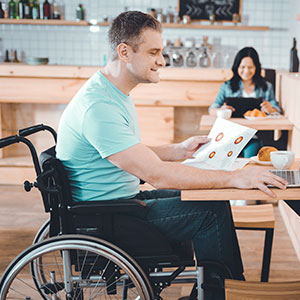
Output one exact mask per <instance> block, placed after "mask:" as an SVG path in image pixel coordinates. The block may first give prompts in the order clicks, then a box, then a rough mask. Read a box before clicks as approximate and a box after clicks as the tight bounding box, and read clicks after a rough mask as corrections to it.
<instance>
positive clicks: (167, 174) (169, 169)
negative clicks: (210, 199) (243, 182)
mask: <svg viewBox="0 0 300 300" xmlns="http://www.w3.org/2000/svg"><path fill="white" fill-rule="evenodd" d="M158 169H159V170H158ZM152 171H153V173H152V172H150V173H152V174H153V175H154V174H155V173H156V174H155V176H153V177H152V176H150V178H148V182H149V183H151V184H152V185H154V186H155V187H156V188H159V189H199V188H208V189H210V188H226V187H232V186H233V181H232V179H233V177H236V172H230V171H216V170H201V169H198V168H194V167H190V166H186V165H182V164H179V163H174V162H164V163H162V165H160V167H159V168H155V170H153V169H152ZM152 180H154V181H153V182H151V181H152Z"/></svg>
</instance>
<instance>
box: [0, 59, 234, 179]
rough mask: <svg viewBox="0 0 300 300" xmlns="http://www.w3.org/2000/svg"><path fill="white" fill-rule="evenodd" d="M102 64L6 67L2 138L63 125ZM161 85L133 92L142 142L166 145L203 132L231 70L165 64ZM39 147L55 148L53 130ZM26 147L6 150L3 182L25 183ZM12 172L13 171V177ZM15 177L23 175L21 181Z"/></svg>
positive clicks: (0, 70)
mask: <svg viewBox="0 0 300 300" xmlns="http://www.w3.org/2000/svg"><path fill="white" fill-rule="evenodd" d="M98 70H99V68H98V67H76V66H54V65H46V66H45V65H44V66H29V65H21V64H10V63H9V64H1V65H0V89H1V93H0V116H1V117H0V119H1V121H0V137H4V136H8V135H12V134H15V133H16V131H17V130H18V129H20V128H23V127H26V126H30V125H33V124H38V123H44V124H47V125H50V126H53V127H54V128H55V129H57V126H58V122H59V119H60V116H61V114H62V111H63V110H64V108H65V106H66V104H67V103H69V101H70V100H71V99H72V97H73V96H74V95H75V94H76V92H77V91H78V90H79V89H80V87H81V86H82V85H83V84H84V83H85V81H86V80H87V79H88V78H89V77H90V76H92V75H93V74H94V73H95V72H97V71H98ZM160 77H161V81H160V82H159V83H158V84H141V85H139V86H137V87H136V88H135V89H134V90H133V91H132V92H131V96H132V98H133V100H134V102H135V105H136V107H137V112H138V117H139V123H140V127H141V134H142V141H143V143H145V144H148V145H160V144H166V143H172V142H174V141H180V140H182V139H184V138H186V137H188V136H190V135H194V134H200V133H201V132H200V131H199V125H198V124H199V121H200V117H201V115H203V114H207V108H208V107H209V105H210V104H211V103H213V101H214V100H215V98H216V95H217V93H218V91H219V87H220V85H221V84H222V83H223V82H224V81H225V80H227V79H228V78H230V77H231V70H222V69H184V68H164V69H161V70H160ZM32 141H33V142H34V143H35V144H36V145H37V148H38V150H42V149H45V148H46V147H48V146H51V143H52V140H51V138H49V135H48V134H47V133H39V134H38V135H37V136H32ZM27 155H28V152H27V149H26V148H25V146H24V145H13V146H10V147H7V148H5V149H3V150H2V151H0V157H2V159H1V160H0V168H1V166H2V171H4V169H3V168H4V167H5V174H4V172H2V171H1V170H0V172H1V174H2V175H0V183H11V182H15V181H17V182H20V181H23V179H22V178H23V177H25V176H23V177H22V176H21V177H22V178H19V175H18V174H19V172H17V173H18V174H17V173H16V170H19V171H20V170H21V169H23V173H24V174H26V176H28V172H30V169H31V162H30V160H28V159H26V158H25V159H24V156H27ZM9 174H11V175H9ZM15 178H18V179H17V180H15Z"/></svg>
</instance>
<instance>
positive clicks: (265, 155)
mask: <svg viewBox="0 0 300 300" xmlns="http://www.w3.org/2000/svg"><path fill="white" fill-rule="evenodd" d="M273 151H278V149H276V148H275V147H271V146H265V147H262V148H260V149H259V151H258V154H257V157H258V160H260V161H271V158H270V153H271V152H273Z"/></svg>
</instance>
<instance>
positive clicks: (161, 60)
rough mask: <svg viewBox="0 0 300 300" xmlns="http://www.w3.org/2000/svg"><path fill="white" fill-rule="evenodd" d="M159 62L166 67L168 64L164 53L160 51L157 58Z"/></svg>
mask: <svg viewBox="0 0 300 300" xmlns="http://www.w3.org/2000/svg"><path fill="white" fill-rule="evenodd" d="M157 64H158V65H159V66H161V67H164V66H165V65H166V61H165V58H164V56H163V54H162V53H160V55H159V57H158V59H157Z"/></svg>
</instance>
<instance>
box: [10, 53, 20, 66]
mask: <svg viewBox="0 0 300 300" xmlns="http://www.w3.org/2000/svg"><path fill="white" fill-rule="evenodd" d="M12 62H14V63H19V62H20V61H19V60H18V53H17V50H15V51H14V59H13V61H12Z"/></svg>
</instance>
